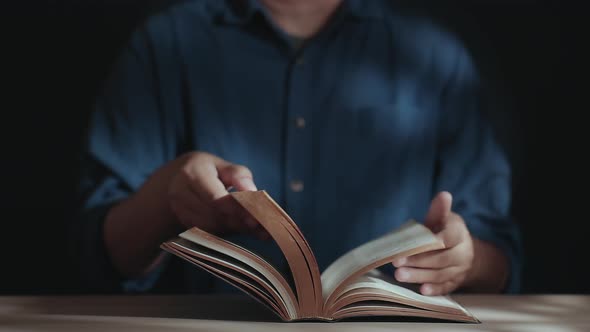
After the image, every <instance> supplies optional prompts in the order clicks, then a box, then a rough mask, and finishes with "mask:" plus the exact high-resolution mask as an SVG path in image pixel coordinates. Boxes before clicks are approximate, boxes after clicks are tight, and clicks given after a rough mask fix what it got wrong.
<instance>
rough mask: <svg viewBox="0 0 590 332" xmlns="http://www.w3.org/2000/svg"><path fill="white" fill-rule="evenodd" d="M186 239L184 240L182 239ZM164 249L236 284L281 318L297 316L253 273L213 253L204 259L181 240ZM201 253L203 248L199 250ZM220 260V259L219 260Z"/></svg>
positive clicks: (167, 245) (291, 318) (170, 242)
mask: <svg viewBox="0 0 590 332" xmlns="http://www.w3.org/2000/svg"><path fill="white" fill-rule="evenodd" d="M180 241H184V240H182V239H181V240H180ZM162 249H164V250H166V251H168V252H170V253H173V254H175V255H177V256H179V257H180V258H183V259H184V260H186V261H188V262H190V263H192V264H194V265H196V266H198V267H200V268H202V269H203V270H205V271H207V272H209V273H211V274H212V275H214V276H216V277H218V278H220V279H222V280H224V281H225V282H227V283H229V284H231V285H233V286H235V287H236V288H238V289H240V290H242V291H243V292H245V293H247V294H248V295H250V296H252V297H253V298H254V299H255V300H257V301H258V302H260V303H262V304H264V305H265V306H267V307H268V308H269V309H271V310H272V311H273V312H275V313H276V314H277V315H278V316H279V317H280V318H281V319H283V320H285V321H289V320H293V319H294V318H296V316H295V315H290V314H289V313H288V312H287V311H286V308H285V305H284V304H282V305H281V304H279V303H278V302H277V297H276V296H274V294H271V292H269V290H268V289H269V288H268V287H261V283H264V281H261V279H259V278H256V277H252V274H251V273H244V271H241V270H239V269H236V268H235V267H234V268H227V267H226V266H225V265H224V264H225V261H224V264H218V263H215V261H216V260H217V259H216V258H214V257H215V256H216V255H212V256H211V257H210V258H211V259H203V258H202V255H201V254H199V255H197V256H195V255H192V254H191V252H190V251H189V250H186V247H185V246H184V245H181V244H179V242H174V241H169V242H166V243H164V244H163V245H162ZM198 251H199V253H200V252H201V250H200V249H199V250H198ZM217 261H219V260H217Z"/></svg>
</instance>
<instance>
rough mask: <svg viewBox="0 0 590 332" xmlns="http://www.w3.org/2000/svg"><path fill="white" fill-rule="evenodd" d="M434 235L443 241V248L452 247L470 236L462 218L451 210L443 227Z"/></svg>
mask: <svg viewBox="0 0 590 332" xmlns="http://www.w3.org/2000/svg"><path fill="white" fill-rule="evenodd" d="M436 236H437V237H438V238H439V239H441V240H442V241H443V243H444V244H445V248H453V247H455V246H457V245H458V244H460V243H463V242H464V241H465V240H466V239H468V238H469V237H470V235H469V230H468V229H467V226H466V225H465V222H464V221H463V218H461V216H459V215H458V214H456V213H453V212H451V213H450V215H449V217H448V218H447V221H446V223H445V225H444V226H443V228H442V229H441V230H440V232H439V233H438V234H436Z"/></svg>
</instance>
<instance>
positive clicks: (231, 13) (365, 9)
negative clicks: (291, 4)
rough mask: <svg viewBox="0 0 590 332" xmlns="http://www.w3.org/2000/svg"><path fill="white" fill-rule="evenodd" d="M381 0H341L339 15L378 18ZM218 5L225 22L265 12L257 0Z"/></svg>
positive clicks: (238, 21) (245, 20) (243, 20)
mask: <svg viewBox="0 0 590 332" xmlns="http://www.w3.org/2000/svg"><path fill="white" fill-rule="evenodd" d="M383 2H384V1H382V0H343V1H342V5H341V8H340V9H339V12H340V13H339V15H342V16H343V17H354V18H360V19H379V18H382V17H383V13H384V11H385V10H386V8H384V3H383ZM214 3H216V4H218V5H220V8H219V10H220V11H221V13H220V14H221V19H222V21H223V22H225V23H230V24H245V23H248V22H250V21H251V20H252V19H253V18H254V17H255V15H256V14H263V15H264V13H265V11H266V9H265V8H264V6H263V5H262V4H261V3H260V2H259V1H258V0H225V1H219V0H214Z"/></svg>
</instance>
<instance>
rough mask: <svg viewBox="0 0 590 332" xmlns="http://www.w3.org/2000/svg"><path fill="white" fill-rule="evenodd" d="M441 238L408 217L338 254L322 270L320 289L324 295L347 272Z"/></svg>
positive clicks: (340, 281)
mask: <svg viewBox="0 0 590 332" xmlns="http://www.w3.org/2000/svg"><path fill="white" fill-rule="evenodd" d="M436 244H439V245H440V247H441V248H442V247H444V245H443V244H442V242H440V240H439V239H438V238H437V237H436V236H435V235H434V234H433V233H432V232H431V231H430V230H429V229H428V228H426V227H424V226H423V225H421V224H419V223H417V222H415V221H409V222H408V223H406V224H405V225H403V226H402V227H400V228H399V229H397V230H395V231H393V232H390V233H388V234H386V235H384V236H382V237H380V238H377V239H375V240H373V241H370V242H367V243H365V244H363V245H361V246H359V247H357V248H355V249H353V250H351V251H349V252H347V253H346V254H344V255H343V256H341V257H340V258H338V259H337V260H336V261H334V262H333V263H332V264H330V266H328V268H327V269H326V270H325V271H324V272H323V273H322V291H323V296H324V299H327V298H328V297H329V296H330V295H331V294H332V293H333V291H334V290H335V289H336V288H337V287H338V286H339V285H340V284H341V283H342V282H343V281H345V280H346V279H347V278H348V277H349V276H351V275H353V274H354V273H356V272H358V271H360V270H362V269H363V268H366V267H367V266H370V265H372V264H374V263H376V262H379V261H382V260H385V259H388V258H391V257H394V256H396V255H400V254H403V253H405V252H408V251H410V250H412V249H416V248H420V247H423V246H428V245H436Z"/></svg>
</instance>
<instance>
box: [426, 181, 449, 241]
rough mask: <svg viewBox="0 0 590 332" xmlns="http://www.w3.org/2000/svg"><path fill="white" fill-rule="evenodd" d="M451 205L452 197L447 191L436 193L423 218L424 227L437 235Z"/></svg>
mask: <svg viewBox="0 0 590 332" xmlns="http://www.w3.org/2000/svg"><path fill="white" fill-rule="evenodd" d="M452 203H453V196H452V195H451V193H449V192H447V191H441V192H440V193H438V194H437V195H436V196H435V197H434V199H433V200H432V203H430V208H429V209H428V213H427V214H426V217H425V218H424V225H425V226H426V227H428V228H430V230H432V231H433V232H434V233H437V232H438V231H439V229H440V228H441V225H442V223H444V222H445V221H446V219H447V218H448V216H449V215H450V213H451V206H452Z"/></svg>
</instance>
